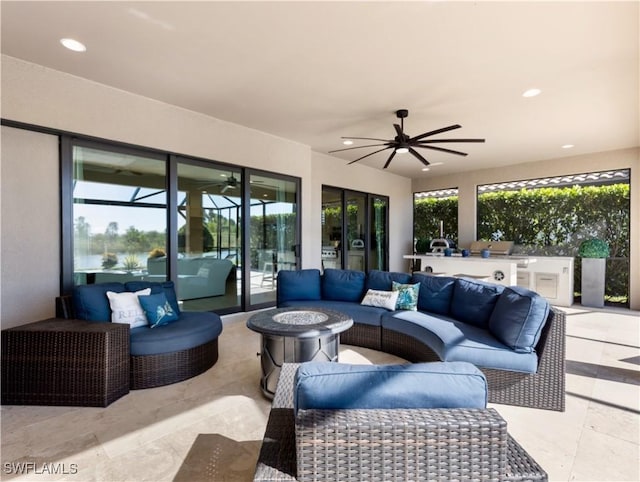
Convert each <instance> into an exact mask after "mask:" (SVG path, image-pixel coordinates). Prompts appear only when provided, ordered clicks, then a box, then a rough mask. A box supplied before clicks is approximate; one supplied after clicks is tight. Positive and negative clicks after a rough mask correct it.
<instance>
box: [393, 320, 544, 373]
mask: <svg viewBox="0 0 640 482" xmlns="http://www.w3.org/2000/svg"><path fill="white" fill-rule="evenodd" d="M382 327H383V328H384V329H388V330H393V331H397V332H399V333H404V334H405V335H408V336H411V337H413V338H415V339H416V340H418V341H420V342H421V343H424V344H425V345H426V346H428V347H429V348H430V349H431V350H433V352H434V353H435V354H436V355H437V356H438V358H440V360H442V361H466V362H469V363H473V364H474V365H475V366H478V367H483V368H495V369H498V370H508V371H514V372H524V373H535V372H536V371H537V369H538V356H537V355H536V354H535V353H518V352H516V351H515V350H512V349H511V348H509V347H508V346H506V345H504V344H503V343H501V342H500V341H499V340H497V339H496V338H495V337H494V336H493V335H492V334H491V333H490V332H489V330H486V329H484V328H479V327H477V326H473V325H469V324H467V323H463V322H460V321H456V320H453V319H451V318H446V317H443V316H438V315H430V314H427V313H421V312H419V311H398V312H396V313H393V314H387V315H383V316H382ZM382 342H383V348H384V338H383V340H382Z"/></svg>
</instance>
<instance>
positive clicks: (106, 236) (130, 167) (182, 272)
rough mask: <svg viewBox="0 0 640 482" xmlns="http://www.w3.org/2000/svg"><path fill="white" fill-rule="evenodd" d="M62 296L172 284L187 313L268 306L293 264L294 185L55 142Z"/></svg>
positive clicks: (198, 162)
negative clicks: (107, 285) (84, 288)
mask: <svg viewBox="0 0 640 482" xmlns="http://www.w3.org/2000/svg"><path fill="white" fill-rule="evenodd" d="M61 151H62V161H61V202H62V211H63V220H62V246H63V253H62V291H63V292H64V293H69V292H71V290H72V289H73V287H74V286H77V285H82V284H93V283H101V282H107V281H117V282H123V283H124V282H127V281H134V280H139V281H142V280H148V281H165V280H171V281H173V282H174V283H175V286H176V292H177V295H178V300H179V301H180V302H181V304H182V308H183V309H185V310H188V311H216V312H218V313H221V314H224V313H231V312H237V311H241V310H249V309H255V308H261V307H268V306H273V305H274V304H275V301H276V287H277V275H278V272H280V271H282V270H295V269H299V267H300V258H299V257H300V218H299V205H300V202H299V196H300V179H298V178H294V177H291V176H285V175H278V174H273V173H267V172H264V171H257V170H252V169H246V168H240V167H235V166H229V165H224V164H220V163H217V162H211V161H207V160H203V159H193V158H188V157H186V156H177V155H173V154H168V153H159V152H155V151H151V152H149V151H147V150H145V149H142V148H140V149H138V148H132V147H128V146H120V145H110V144H108V143H101V142H100V143H99V142H94V141H90V140H81V139H75V138H70V137H66V136H62V144H61Z"/></svg>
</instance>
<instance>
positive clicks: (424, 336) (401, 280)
mask: <svg viewBox="0 0 640 482" xmlns="http://www.w3.org/2000/svg"><path fill="white" fill-rule="evenodd" d="M394 284H395V286H396V288H397V291H399V292H400V295H401V296H403V295H406V294H407V293H409V298H413V299H412V302H410V303H409V305H403V307H404V308H405V309H396V308H397V306H398V305H397V304H396V306H394V307H393V308H391V309H388V308H384V307H379V306H369V305H365V304H363V300H364V299H365V295H366V294H367V293H368V292H369V290H374V293H375V292H378V293H380V294H381V296H384V295H386V294H388V293H389V292H392V291H393V289H394ZM405 297H406V296H405ZM277 304H278V307H295V306H306V307H322V308H328V309H334V310H337V311H341V312H343V313H346V314H347V315H349V316H351V317H352V318H353V320H354V325H353V327H352V328H350V329H349V330H348V331H346V332H344V333H343V334H342V335H341V342H342V343H344V344H350V345H357V346H363V347H367V348H373V349H376V350H382V351H385V352H388V353H392V354H395V355H398V356H400V357H402V358H405V359H407V360H409V361H412V362H422V361H464V362H470V363H473V364H474V365H476V366H478V367H479V368H480V369H481V370H482V371H483V373H484V374H485V376H486V377H487V382H488V384H489V401H490V402H493V403H504V404H510V405H520V406H528V407H534V408H544V409H550V410H559V411H563V410H564V400H565V394H564V382H565V370H564V365H565V344H564V343H565V340H564V332H565V316H564V313H563V312H561V311H558V310H556V309H554V308H553V307H551V306H550V305H549V303H548V302H547V301H546V300H545V299H544V298H543V297H541V296H540V295H538V294H537V293H534V292H532V291H529V290H526V289H523V288H519V287H515V286H514V287H504V286H501V285H496V284H491V283H486V282H482V281H477V280H472V279H465V278H452V277H444V276H432V275H428V274H422V273H414V274H407V273H396V272H385V271H376V270H373V271H370V272H369V273H364V272H361V271H354V270H338V269H326V270H325V271H324V273H322V274H321V273H320V271H319V270H315V269H307V270H300V271H281V272H280V273H279V274H278V284H277Z"/></svg>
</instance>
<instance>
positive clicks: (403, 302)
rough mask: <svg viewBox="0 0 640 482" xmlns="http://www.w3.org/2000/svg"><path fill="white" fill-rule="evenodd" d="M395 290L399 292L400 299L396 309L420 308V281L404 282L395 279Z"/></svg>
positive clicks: (393, 284) (393, 285)
mask: <svg viewBox="0 0 640 482" xmlns="http://www.w3.org/2000/svg"><path fill="white" fill-rule="evenodd" d="M392 289H393V291H397V292H398V301H397V303H396V310H411V311H417V310H418V295H419V294H420V283H415V284H403V283H398V282H397V281H394V282H393V283H392Z"/></svg>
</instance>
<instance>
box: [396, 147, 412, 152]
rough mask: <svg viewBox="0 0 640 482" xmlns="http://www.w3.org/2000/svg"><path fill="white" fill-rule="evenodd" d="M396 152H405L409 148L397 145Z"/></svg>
mask: <svg viewBox="0 0 640 482" xmlns="http://www.w3.org/2000/svg"><path fill="white" fill-rule="evenodd" d="M396 152H397V153H398V154H406V153H407V152H409V148H408V147H398V148H396Z"/></svg>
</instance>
